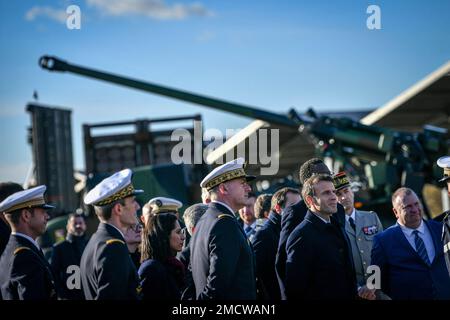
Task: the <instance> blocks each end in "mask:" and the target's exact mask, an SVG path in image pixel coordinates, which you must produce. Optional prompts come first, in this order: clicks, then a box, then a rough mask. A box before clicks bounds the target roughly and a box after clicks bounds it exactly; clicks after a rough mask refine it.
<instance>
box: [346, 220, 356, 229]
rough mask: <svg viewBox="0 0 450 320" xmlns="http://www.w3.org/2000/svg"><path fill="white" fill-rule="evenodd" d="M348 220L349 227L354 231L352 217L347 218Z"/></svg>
mask: <svg viewBox="0 0 450 320" xmlns="http://www.w3.org/2000/svg"><path fill="white" fill-rule="evenodd" d="M348 222H349V223H350V227H352V229H353V231H355V232H356V226H355V220H353V218H352V217H350V218H348Z"/></svg>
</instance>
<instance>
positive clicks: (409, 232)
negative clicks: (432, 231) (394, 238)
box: [397, 219, 425, 236]
mask: <svg viewBox="0 0 450 320" xmlns="http://www.w3.org/2000/svg"><path fill="white" fill-rule="evenodd" d="M397 223H398V224H399V226H400V228H401V229H402V231H403V232H404V233H406V234H407V235H408V236H411V235H412V233H413V232H414V231H415V230H417V231H419V234H420V235H424V234H425V225H424V223H423V219H422V221H420V225H419V227H417V229H411V228H408V227H407V226H405V225H403V224H402V223H400V221H398V220H397Z"/></svg>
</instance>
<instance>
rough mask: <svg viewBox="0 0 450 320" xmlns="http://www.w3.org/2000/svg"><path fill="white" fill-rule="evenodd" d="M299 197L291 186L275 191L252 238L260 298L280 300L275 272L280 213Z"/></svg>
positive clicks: (258, 296)
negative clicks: (267, 215) (260, 225)
mask: <svg viewBox="0 0 450 320" xmlns="http://www.w3.org/2000/svg"><path fill="white" fill-rule="evenodd" d="M300 199H301V198H300V193H299V192H298V190H296V189H293V188H282V189H280V190H278V191H277V192H275V194H274V195H273V196H272V198H271V206H270V214H269V217H268V218H267V221H266V222H265V223H264V225H263V226H262V227H261V229H260V230H258V231H256V233H255V236H254V237H253V239H252V244H253V251H254V253H255V260H256V278H257V298H258V299H260V300H280V298H281V293H280V286H279V284H278V279H277V275H276V272H275V258H276V255H277V249H278V241H279V239H280V230H281V214H282V212H283V209H284V208H286V207H288V206H290V205H293V204H295V203H297V202H299V201H300ZM255 206H256V205H255Z"/></svg>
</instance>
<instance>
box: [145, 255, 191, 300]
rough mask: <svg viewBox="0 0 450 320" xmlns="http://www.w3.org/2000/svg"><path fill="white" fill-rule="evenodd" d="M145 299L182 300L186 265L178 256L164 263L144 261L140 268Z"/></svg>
mask: <svg viewBox="0 0 450 320" xmlns="http://www.w3.org/2000/svg"><path fill="white" fill-rule="evenodd" d="M138 273H139V278H140V279H141V284H140V285H141V288H142V291H141V294H142V299H143V300H180V299H181V293H182V290H183V289H184V285H185V283H184V273H185V271H184V265H183V263H182V262H181V261H179V260H178V259H177V258H175V257H173V258H169V259H168V261H166V262H165V263H162V262H160V261H158V260H155V259H148V260H146V261H144V262H143V263H142V265H141V267H140V268H139V272H138Z"/></svg>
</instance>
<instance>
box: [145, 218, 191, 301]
mask: <svg viewBox="0 0 450 320" xmlns="http://www.w3.org/2000/svg"><path fill="white" fill-rule="evenodd" d="M183 241H184V235H183V233H182V232H181V227H180V224H179V222H178V219H177V217H176V216H175V214H173V213H159V214H155V215H153V216H151V217H150V219H149V220H148V223H147V225H146V226H145V228H144V231H143V232H142V243H141V263H142V264H141V267H140V268H139V272H138V273H139V278H140V281H141V288H142V291H141V294H142V299H144V300H152V299H153V300H180V299H181V292H182V291H181V290H182V289H183V288H184V265H183V263H181V262H180V261H179V260H178V259H177V258H176V254H177V253H178V252H180V251H181V249H182V248H183Z"/></svg>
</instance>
